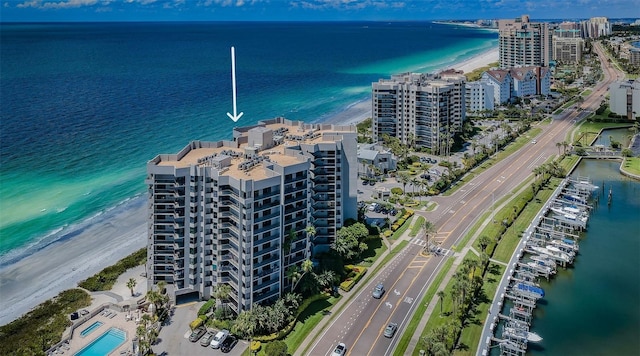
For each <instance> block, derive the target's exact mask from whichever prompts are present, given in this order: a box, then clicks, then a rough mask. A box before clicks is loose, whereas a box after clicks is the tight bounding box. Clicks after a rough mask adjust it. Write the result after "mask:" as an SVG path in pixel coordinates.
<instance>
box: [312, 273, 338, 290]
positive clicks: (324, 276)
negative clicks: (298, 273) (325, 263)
mask: <svg viewBox="0 0 640 356" xmlns="http://www.w3.org/2000/svg"><path fill="white" fill-rule="evenodd" d="M314 276H315V280H316V282H317V283H318V284H319V285H320V286H321V287H323V288H328V287H331V286H332V285H333V281H334V280H335V278H336V273H335V272H334V271H332V270H324V271H322V273H320V274H315V275H314Z"/></svg>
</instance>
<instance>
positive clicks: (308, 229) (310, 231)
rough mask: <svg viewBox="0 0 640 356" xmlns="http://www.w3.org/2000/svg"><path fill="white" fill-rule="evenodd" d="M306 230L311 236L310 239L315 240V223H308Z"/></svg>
mask: <svg viewBox="0 0 640 356" xmlns="http://www.w3.org/2000/svg"><path fill="white" fill-rule="evenodd" d="M304 231H305V232H306V233H307V236H309V240H313V238H314V237H315V236H316V234H317V231H316V228H315V227H314V226H313V225H307V227H306V228H305V229H304Z"/></svg>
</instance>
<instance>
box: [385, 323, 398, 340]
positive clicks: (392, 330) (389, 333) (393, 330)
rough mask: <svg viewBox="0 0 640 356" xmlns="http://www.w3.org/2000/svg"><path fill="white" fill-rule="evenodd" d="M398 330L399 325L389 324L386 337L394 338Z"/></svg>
mask: <svg viewBox="0 0 640 356" xmlns="http://www.w3.org/2000/svg"><path fill="white" fill-rule="evenodd" d="M396 330H398V324H396V323H389V325H387V327H386V328H385V329H384V337H393V335H394V334H395V333H396Z"/></svg>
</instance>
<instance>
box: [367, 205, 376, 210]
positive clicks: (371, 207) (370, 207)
mask: <svg viewBox="0 0 640 356" xmlns="http://www.w3.org/2000/svg"><path fill="white" fill-rule="evenodd" d="M377 206H378V203H371V205H369V207H368V208H367V209H368V210H369V211H374V210H376V207H377Z"/></svg>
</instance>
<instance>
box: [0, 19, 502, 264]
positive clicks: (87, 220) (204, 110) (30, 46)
mask: <svg viewBox="0 0 640 356" xmlns="http://www.w3.org/2000/svg"><path fill="white" fill-rule="evenodd" d="M400 38H401V39H402V40H401V41H400V40H398V39H400ZM0 43H2V45H1V46H0V58H2V60H1V61H0V74H1V76H2V81H0V93H1V97H2V100H0V117H2V121H1V125H2V126H1V128H2V129H1V130H0V212H1V213H2V219H0V237H1V239H0V268H2V267H3V266H7V265H9V264H12V263H14V262H15V261H17V260H19V259H21V258H23V257H25V256H28V255H30V254H32V253H33V252H35V251H37V250H40V249H43V248H45V247H47V246H49V245H51V244H53V243H55V242H56V241H61V240H65V239H71V238H73V237H75V236H78V235H80V234H81V232H82V231H83V230H85V229H86V228H87V227H89V226H91V225H92V224H95V223H97V222H100V221H105V220H107V219H109V218H110V216H111V215H113V214H115V212H120V211H122V210H127V209H131V208H132V206H133V205H135V204H137V205H138V206H140V204H143V202H142V201H143V200H144V197H143V195H144V194H145V186H144V183H143V182H144V178H145V170H146V162H147V161H148V160H150V159H152V158H153V157H154V156H156V155H157V154H160V153H175V152H177V151H178V150H180V149H181V148H183V147H184V146H185V145H186V144H187V143H188V142H189V141H191V140H198V139H202V140H220V139H229V138H230V137H231V136H230V135H231V130H232V128H233V127H234V126H246V125H251V124H253V123H255V122H256V121H258V120H262V119H269V118H273V117H275V116H286V117H287V118H289V119H293V120H303V121H306V122H321V121H324V120H326V119H328V118H330V117H332V116H333V115H335V114H337V113H340V112H343V111H344V110H345V109H346V108H348V107H350V106H351V105H353V104H354V103H357V102H361V101H362V100H364V99H366V98H368V97H369V96H370V91H371V83H372V82H374V81H377V80H378V79H379V78H385V77H388V76H389V75H391V74H393V73H398V72H402V71H421V72H427V71H435V70H436V69H438V68H443V67H450V66H452V65H453V64H454V63H455V62H458V61H462V60H465V59H468V58H470V57H472V56H474V55H476V54H478V53H481V52H484V51H486V50H488V49H491V48H495V47H496V46H497V34H496V33H494V32H490V31H486V30H479V29H472V28H462V27H457V26H447V25H439V24H432V23H430V22H398V23H393V22H392V23H389V22H384V23H379V22H338V23H326V22H325V23H74V24H71V23H57V24H56V23H50V24H6V23H2V24H0ZM232 45H233V46H235V48H236V58H237V65H236V68H237V92H238V111H241V112H244V116H243V117H242V118H241V119H240V120H239V121H238V122H237V123H234V122H233V121H231V120H230V119H228V118H227V115H226V113H227V112H228V111H230V110H231V92H230V91H231V81H230V67H231V65H230V47H231V46H232Z"/></svg>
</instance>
